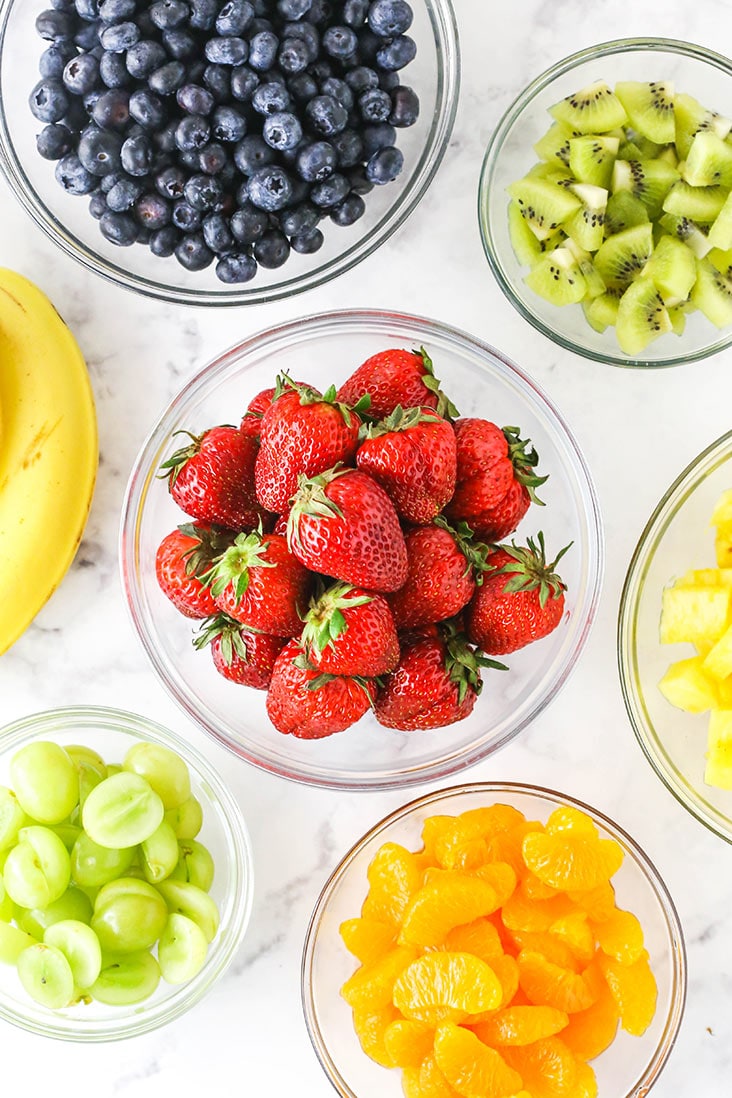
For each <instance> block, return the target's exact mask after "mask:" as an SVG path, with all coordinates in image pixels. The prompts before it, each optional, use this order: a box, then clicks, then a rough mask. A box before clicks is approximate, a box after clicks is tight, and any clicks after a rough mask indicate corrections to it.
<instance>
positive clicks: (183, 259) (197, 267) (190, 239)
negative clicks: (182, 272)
mask: <svg viewBox="0 0 732 1098" xmlns="http://www.w3.org/2000/svg"><path fill="white" fill-rule="evenodd" d="M174 255H175V258H176V259H177V260H178V262H179V263H180V265H181V267H185V269H186V270H187V271H202V270H204V268H206V267H209V266H210V265H211V264H212V263H213V260H214V255H213V252H212V251H211V250H210V248H207V247H206V241H205V240H204V239H203V233H190V234H189V235H188V236H184V237H183V239H182V240H180V241H179V242H178V244H176V247H175V252H174Z"/></svg>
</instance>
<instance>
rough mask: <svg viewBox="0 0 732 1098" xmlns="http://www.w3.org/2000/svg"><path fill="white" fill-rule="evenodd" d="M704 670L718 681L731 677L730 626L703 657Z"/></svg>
mask: <svg viewBox="0 0 732 1098" xmlns="http://www.w3.org/2000/svg"><path fill="white" fill-rule="evenodd" d="M704 670H705V671H706V673H707V674H708V675H711V676H712V678H713V679H717V680H718V681H719V680H721V679H726V678H727V676H728V675H732V626H729V627H728V628H727V629H726V630H725V632H724V633H723V634H722V636H721V637H720V638H719V640H718V641H717V643H716V644H715V645H714V647H713V648H712V649H711V650H710V651H709V652H708V653H707V655H706V656H705V657H704Z"/></svg>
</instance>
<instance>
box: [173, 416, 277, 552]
mask: <svg viewBox="0 0 732 1098" xmlns="http://www.w3.org/2000/svg"><path fill="white" fill-rule="evenodd" d="M177 433H178V434H187V435H188V437H189V438H190V440H191V441H190V443H189V444H188V445H187V446H184V447H182V448H181V449H180V450H176V452H175V453H174V454H173V455H172V457H170V458H168V460H167V461H164V462H163V464H162V465H161V467H160V468H161V470H162V475H163V476H165V477H167V478H168V488H169V491H170V494H171V496H172V497H173V499H174V500H175V502H176V503H177V504H178V506H179V507H180V508H181V510H183V511H185V513H186V514H187V515H191V516H192V517H193V518H197V519H201V521H203V522H215V523H218V524H219V525H220V526H228V527H230V528H231V529H232V530H244V529H251V527H253V526H256V525H257V522H258V521H259V516H260V515H261V513H262V509H261V507H260V505H259V504H258V502H257V497H256V493H255V490H254V462H255V460H256V457H257V443H256V441H255V440H254V439H251V438H247V437H246V436H245V435H243V434H242V433H241V431H240V430H239V429H238V427H229V426H223V427H211V428H210V430H208V431H204V432H203V434H202V435H199V436H197V435H192V434H190V432H188V431H179V432H177Z"/></svg>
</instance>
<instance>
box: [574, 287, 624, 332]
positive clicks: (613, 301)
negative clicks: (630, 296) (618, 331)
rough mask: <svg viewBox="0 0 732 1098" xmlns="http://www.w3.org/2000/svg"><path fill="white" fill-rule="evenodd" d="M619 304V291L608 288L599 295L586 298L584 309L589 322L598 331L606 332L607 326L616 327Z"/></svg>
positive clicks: (583, 304)
mask: <svg viewBox="0 0 732 1098" xmlns="http://www.w3.org/2000/svg"><path fill="white" fill-rule="evenodd" d="M619 305H620V293H619V291H617V290H606V291H605V293H604V294H600V295H599V296H598V297H593V298H586V299H585V300H584V301H583V302H582V311H583V312H584V314H585V316H586V318H587V323H588V324H589V325H590V326H591V327H592V328H594V329H595V331H596V332H604V331H605V329H606V328H612V327H615V324H616V322H617V319H618V307H619Z"/></svg>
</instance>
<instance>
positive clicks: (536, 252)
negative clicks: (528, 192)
mask: <svg viewBox="0 0 732 1098" xmlns="http://www.w3.org/2000/svg"><path fill="white" fill-rule="evenodd" d="M508 235H509V236H510V238H511V246H512V248H513V250H514V253H515V255H516V258H517V259H518V261H519V263H521V264H522V265H523V266H525V267H533V266H534V264H535V263H536V262H537V261H538V260H539V259H541V257H542V256H543V255H544V254H545V253H546V252H551V251H553V249H554V248H558V247H559V245H560V244H561V243H562V241H563V240H564V239H565V235H564V233H563V232H562V230H561V229H557V230H556V232H553V233H552V234H551V235H550V236H548V237H547V238H546V239H545V240H537V238H536V237H535V236H534V234H533V232H532V231H531V228H530V227H529V225H528V224H527V222H526V221H525V219H524V217H523V215H522V213H521V207H520V206H519V204H518V203H517V202H511V204H510V205H509V207H508Z"/></svg>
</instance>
